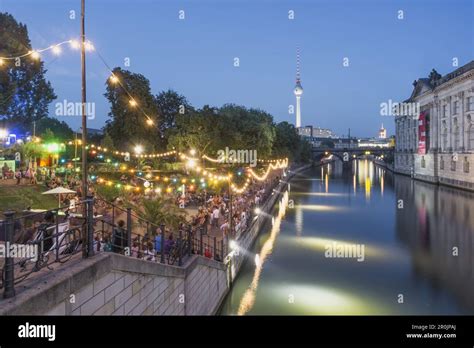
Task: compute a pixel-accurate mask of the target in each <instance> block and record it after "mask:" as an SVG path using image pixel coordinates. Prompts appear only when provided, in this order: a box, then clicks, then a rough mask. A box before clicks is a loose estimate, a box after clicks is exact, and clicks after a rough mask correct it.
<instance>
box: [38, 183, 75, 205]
mask: <svg viewBox="0 0 474 348" xmlns="http://www.w3.org/2000/svg"><path fill="white" fill-rule="evenodd" d="M63 193H76V191H73V190H70V189H67V188H65V187H56V188H53V189H52V190H49V191H46V192H43V193H42V194H43V195H58V208H60V207H61V194H63Z"/></svg>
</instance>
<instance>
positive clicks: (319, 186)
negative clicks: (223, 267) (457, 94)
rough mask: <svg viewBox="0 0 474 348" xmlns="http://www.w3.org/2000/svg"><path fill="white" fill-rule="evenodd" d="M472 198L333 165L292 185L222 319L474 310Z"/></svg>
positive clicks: (369, 167)
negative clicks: (284, 202)
mask: <svg viewBox="0 0 474 348" xmlns="http://www.w3.org/2000/svg"><path fill="white" fill-rule="evenodd" d="M473 208H474V194H473V193H469V192H464V191H461V190H457V189H452V188H448V187H442V186H436V185H432V184H429V183H424V182H419V181H415V180H412V179H411V178H408V177H405V176H401V175H395V174H393V173H391V172H389V171H386V170H385V169H383V168H380V167H378V166H376V165H374V163H373V162H371V161H370V160H355V161H353V162H352V165H351V166H349V167H345V168H343V165H342V163H341V162H339V161H336V162H333V163H330V164H326V165H324V166H323V167H320V168H313V169H311V170H308V171H306V172H304V173H302V174H300V175H298V176H296V177H295V178H293V179H292V181H291V183H290V188H289V204H288V206H287V208H286V212H285V213H284V214H282V213H281V211H280V213H278V209H277V207H275V213H274V215H275V216H274V217H273V224H272V223H271V221H272V219H271V218H270V217H268V219H267V220H268V223H267V225H266V226H265V228H264V229H263V230H262V231H261V233H260V235H259V237H258V239H257V241H256V242H255V244H254V247H253V249H252V250H249V251H246V253H247V254H248V259H247V261H246V263H245V264H244V266H243V267H242V269H241V271H240V274H239V276H238V277H237V278H236V279H235V281H234V283H233V287H232V289H231V290H230V292H229V294H228V296H227V298H226V299H225V301H224V303H223V306H222V308H221V314H222V315H375V314H382V315H391V314H393V315H398V314H409V315H412V314H413V315H414V314H421V315H423V314H433V315H448V314H474V271H473V269H474V256H473V251H474V209H473Z"/></svg>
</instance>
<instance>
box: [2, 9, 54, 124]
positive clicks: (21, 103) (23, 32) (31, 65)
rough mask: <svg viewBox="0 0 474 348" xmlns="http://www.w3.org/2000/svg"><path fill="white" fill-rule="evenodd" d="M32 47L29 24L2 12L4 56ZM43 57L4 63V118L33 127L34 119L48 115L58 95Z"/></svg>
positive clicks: (23, 52) (12, 55) (25, 50)
mask: <svg viewBox="0 0 474 348" xmlns="http://www.w3.org/2000/svg"><path fill="white" fill-rule="evenodd" d="M29 51H31V43H30V39H29V37H28V30H27V27H26V25H24V24H21V23H18V22H17V21H16V20H15V19H14V18H13V16H12V15H10V14H8V13H0V56H3V57H17V56H19V55H23V54H25V53H28V52H29ZM45 73H46V70H45V68H44V63H43V62H42V61H41V60H35V59H33V58H31V57H24V58H20V59H17V60H4V61H3V64H2V66H1V67H0V121H1V122H2V123H3V124H4V125H13V124H14V125H15V127H17V128H18V129H19V130H20V131H31V130H32V123H33V121H38V120H40V119H41V118H43V117H45V116H47V115H48V105H49V104H50V103H51V101H53V100H54V99H55V98H56V95H55V94H54V91H53V88H52V87H51V84H50V83H49V82H48V81H46V79H45V77H44V75H45Z"/></svg>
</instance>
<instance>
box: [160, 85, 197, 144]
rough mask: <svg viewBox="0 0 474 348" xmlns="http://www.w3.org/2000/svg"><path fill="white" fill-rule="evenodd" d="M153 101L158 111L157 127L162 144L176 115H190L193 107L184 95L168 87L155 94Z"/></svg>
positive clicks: (173, 123) (173, 125)
mask: <svg viewBox="0 0 474 348" xmlns="http://www.w3.org/2000/svg"><path fill="white" fill-rule="evenodd" d="M155 103H156V106H157V108H158V113H159V118H158V127H159V129H160V135H161V139H162V141H163V145H166V143H167V141H168V135H169V134H168V132H167V130H169V129H172V128H174V127H176V120H177V117H178V116H180V115H190V114H191V113H192V111H193V107H192V106H191V105H190V104H189V103H188V101H187V100H186V97H184V96H183V95H180V94H178V93H177V92H175V91H173V90H170V89H169V90H167V91H163V92H161V93H160V94H158V95H156V96H155Z"/></svg>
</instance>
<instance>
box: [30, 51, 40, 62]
mask: <svg viewBox="0 0 474 348" xmlns="http://www.w3.org/2000/svg"><path fill="white" fill-rule="evenodd" d="M30 55H31V58H33V59H35V60H36V59H40V57H41V56H40V54H39V52H38V51H31V53H30Z"/></svg>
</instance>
